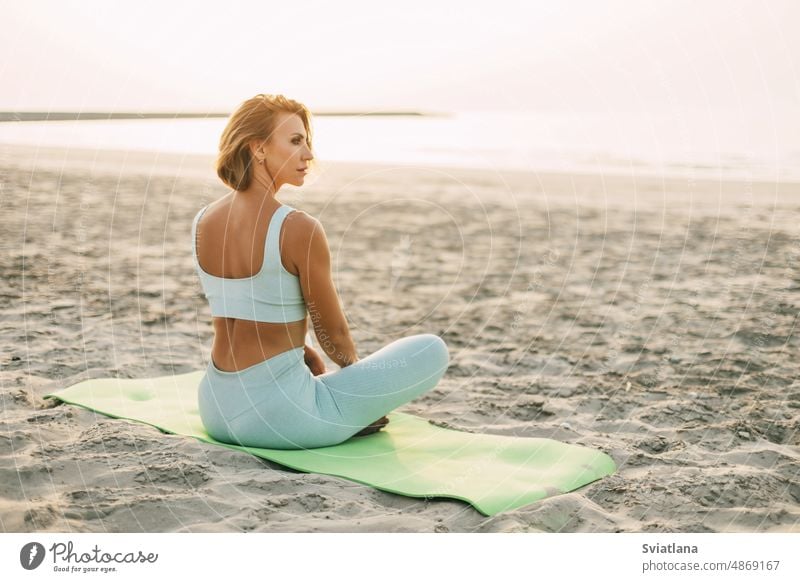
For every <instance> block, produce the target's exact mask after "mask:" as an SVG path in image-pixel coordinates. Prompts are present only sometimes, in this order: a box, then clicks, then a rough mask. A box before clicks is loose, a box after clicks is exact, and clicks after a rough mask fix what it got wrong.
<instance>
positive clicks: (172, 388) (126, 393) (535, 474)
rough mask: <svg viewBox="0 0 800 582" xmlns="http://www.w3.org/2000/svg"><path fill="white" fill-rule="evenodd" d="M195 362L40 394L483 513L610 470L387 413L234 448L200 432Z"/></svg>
mask: <svg viewBox="0 0 800 582" xmlns="http://www.w3.org/2000/svg"><path fill="white" fill-rule="evenodd" d="M203 373H204V372H202V371H200V372H190V373H187V374H177V375H173V376H161V377H158V378H140V379H127V378H95V379H92V380H85V381H83V382H79V383H77V384H74V385H72V386H70V387H68V388H65V389H63V390H59V391H57V392H52V393H50V394H46V395H45V396H44V398H57V399H59V400H62V401H64V402H67V403H70V404H77V405H79V406H82V407H84V408H88V409H90V410H94V411H97V412H100V413H102V414H105V415H107V416H112V417H115V418H127V419H130V420H135V421H139V422H143V423H146V424H150V425H153V426H155V427H156V428H158V429H160V430H161V431H162V432H167V433H173V434H180V435H184V436H188V437H194V438H196V439H199V440H201V441H205V442H207V443H213V444H215V445H220V446H223V447H228V448H230V449H237V450H241V451H245V452H247V453H251V454H253V455H256V456H259V457H262V458H264V459H269V460H270V461H274V462H276V463H279V464H281V465H284V466H286V467H291V468H292V469H296V470H299V471H303V472H306V473H324V474H327V475H335V476H338V477H344V478H345V479H349V480H351V481H356V482H358V483H363V484H365V485H370V486H372V487H375V488H377V489H381V490H383V491H389V492H392V493H398V494H401V495H408V496H411V497H424V498H430V497H451V498H455V499H461V500H463V501H466V502H468V503H471V504H472V505H473V506H474V507H475V509H477V510H478V511H480V512H481V513H482V514H484V515H488V516H491V515H495V514H497V513H499V512H501V511H508V510H511V509H516V508H518V507H522V506H524V505H528V504H529V503H532V502H534V501H538V500H540V499H544V498H546V497H551V496H553V495H559V494H561V493H567V492H569V491H574V490H575V489H578V488H579V487H582V486H584V485H586V484H588V483H591V482H592V481H596V480H597V479H600V478H602V477H604V476H606V475H611V474H612V473H614V472H615V471H616V466H615V464H614V461H613V460H612V459H611V457H609V456H608V455H607V454H605V453H603V452H601V451H597V450H594V449H591V448H588V447H584V446H579V445H570V444H567V443H562V442H558V441H555V440H552V439H545V438H524V437H513V436H500V435H490V434H475V433H469V432H463V431H458V430H451V429H446V428H440V427H438V426H435V425H433V424H431V423H429V422H428V421H427V420H425V419H422V418H419V417H417V416H414V415H412V414H406V413H402V412H397V411H395V412H391V413H389V414H388V415H387V416H388V417H389V424H388V425H387V426H386V427H384V428H383V429H382V430H381V431H379V432H377V433H373V434H371V435H367V436H362V437H352V438H350V439H349V440H347V441H346V442H344V443H341V444H338V445H335V446H331V447H322V448H317V449H306V450H279V449H261V448H255V447H240V446H237V445H231V444H227V443H222V442H220V441H217V440H215V439H213V438H211V437H210V436H208V434H207V433H206V431H205V429H204V428H203V424H202V422H201V421H200V415H199V412H198V410H197V387H198V385H199V383H200V379H201V378H202V377H203Z"/></svg>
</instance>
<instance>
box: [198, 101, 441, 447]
mask: <svg viewBox="0 0 800 582" xmlns="http://www.w3.org/2000/svg"><path fill="white" fill-rule="evenodd" d="M311 138H312V136H311V114H310V112H309V111H308V109H307V108H306V107H305V106H304V105H302V104H301V103H298V102H297V101H294V100H292V99H288V98H286V97H284V96H283V95H265V94H259V95H256V96H255V97H253V98H252V99H248V100H247V101H244V102H243V103H242V104H241V105H240V106H239V107H238V108H237V109H236V111H235V112H234V113H233V114H232V115H231V116H230V118H229V120H228V123H227V126H226V127H225V130H224V131H223V133H222V136H221V138H220V144H219V155H218V158H217V174H218V175H219V177H220V179H221V180H222V181H223V182H224V183H225V184H226V185H227V186H228V187H230V188H231V189H232V190H233V191H232V192H231V193H229V194H227V195H226V196H224V197H223V198H221V199H219V200H217V201H215V202H213V203H212V204H209V205H208V206H206V207H204V208H202V209H201V210H200V211H199V212H198V213H197V214H196V215H195V217H194V220H193V222H192V252H193V257H194V262H195V267H196V269H197V273H198V275H199V277H200V282H201V285H202V288H203V292H204V294H205V296H206V298H207V299H208V302H209V306H210V308H211V315H212V322H213V326H214V332H215V333H214V343H213V346H212V348H211V358H210V361H209V363H208V367H207V368H206V373H205V375H204V377H203V379H202V381H201V383H200V386H199V389H198V405H199V410H200V417H201V419H202V421H203V424H204V426H205V428H206V431H207V432H208V434H209V436H211V437H212V438H214V439H216V440H218V441H221V442H227V443H231V444H237V445H242V446H253V447H262V448H275V449H299V448H315V447H324V446H330V445H335V444H338V443H341V442H343V441H345V440H347V439H349V438H350V437H353V436H364V435H367V434H370V433H373V432H376V431H378V430H380V428H382V427H383V426H385V425H386V423H388V419H387V418H386V417H385V416H384V415H385V414H387V413H388V412H390V411H391V410H393V409H395V408H397V407H398V406H400V405H402V404H405V403H406V402H409V401H410V400H412V399H414V398H416V397H417V396H419V395H421V394H423V393H425V392H426V391H428V390H430V389H432V388H433V387H434V386H436V384H437V383H438V382H439V380H440V379H441V378H442V376H443V375H444V373H445V371H446V370H447V367H448V365H449V361H450V358H449V353H448V349H447V346H446V344H445V342H444V341H443V340H442V339H441V338H440V337H438V336H436V335H433V334H418V335H413V336H408V337H405V338H401V339H399V340H396V341H394V342H391V343H389V344H387V345H385V346H384V347H382V348H381V349H379V350H377V351H376V352H374V353H372V354H370V355H369V356H367V357H365V358H363V359H359V357H358V355H357V350H356V346H355V343H354V341H353V339H352V337H351V335H350V330H349V328H348V325H347V319H346V317H345V314H344V313H343V311H342V307H341V301H340V300H339V297H338V294H337V292H336V286H335V285H334V282H333V279H332V274H331V255H330V249H329V246H328V240H327V238H326V236H325V230H324V229H323V227H322V224H320V222H319V221H318V220H316V219H315V218H314V217H312V216H310V215H308V214H306V213H305V212H303V211H300V210H296V209H294V208H292V207H290V206H288V205H286V204H282V203H281V202H280V201H279V200H278V194H279V190H280V188H281V186H283V185H284V184H293V185H295V186H302V185H303V181H304V178H305V174H306V172H307V171H308V169H309V168H310V166H311V164H312V163H313V160H314V155H313V152H312V139H311ZM309 319H310V320H311V324H312V327H313V329H314V333H315V334H316V337H317V341H318V343H319V345H320V348H321V349H322V350H323V351H324V352H325V353H326V354H327V355H328V357H329V358H330V359H331V360H333V361H334V362H335V363H336V364H337V365H338V366H339V369H337V370H335V371H330V372H328V371H327V370H326V369H325V364H324V361H323V359H322V357H321V356H320V354H319V353H318V352H316V350H314V348H313V347H311V346H310V345H309V343H307V342H306V339H307V337H309V336H310V334H309V330H308V327H309V325H308V323H309ZM376 418H377V419H378V420H375V419H376ZM365 427H366V428H365Z"/></svg>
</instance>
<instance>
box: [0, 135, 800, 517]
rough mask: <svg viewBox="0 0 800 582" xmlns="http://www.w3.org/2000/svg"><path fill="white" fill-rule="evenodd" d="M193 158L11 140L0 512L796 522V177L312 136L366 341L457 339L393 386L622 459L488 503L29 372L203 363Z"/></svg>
mask: <svg viewBox="0 0 800 582" xmlns="http://www.w3.org/2000/svg"><path fill="white" fill-rule="evenodd" d="M211 163H212V162H211V159H210V158H203V157H199V156H194V157H187V156H176V155H166V154H158V155H154V154H145V153H141V154H134V153H123V154H118V153H114V152H88V151H80V150H68V151H67V150H63V151H61V150H44V149H30V148H27V149H26V148H20V147H9V146H3V147H2V150H1V151H0V171H1V172H2V212H3V229H2V235H0V236H1V237H2V238H1V239H0V240H1V241H2V246H3V252H2V253H0V285H2V288H0V296H1V297H2V346H3V349H2V356H1V357H2V360H1V361H0V364H1V367H0V397H2V405H1V406H0V410H1V411H2V416H0V527H2V530H3V531H6V532H32V531H47V532H176V531H191V532H228V531H263V532H309V531H326V532H345V531H347V532H352V531H360V532H447V531H451V532H620V531H623V532H798V531H800V447H798V445H800V433H798V426H799V425H800V380H798V378H800V359H797V357H796V354H797V350H798V347H800V346H798V340H797V333H796V332H795V324H796V322H797V316H798V306H799V305H800V273H798V271H797V267H796V266H797V264H798V258H800V240H799V239H798V237H797V217H798V210H800V184H787V183H782V184H778V183H769V182H759V183H754V182H747V181H739V182H721V181H713V180H706V181H701V180H694V179H689V178H671V179H664V178H659V177H644V176H639V177H630V176H629V177H624V176H609V175H594V176H592V175H557V174H543V173H533V172H531V173H523V172H497V171H490V170H463V169H443V168H421V167H412V166H400V165H384V166H378V165H356V164H344V163H336V164H334V163H321V166H320V168H319V169H318V170H317V171H316V173H315V174H314V175H313V176H311V177H309V178H308V183H307V186H304V187H303V188H300V189H298V188H294V187H291V186H286V187H284V189H283V190H282V191H281V193H280V194H279V196H278V197H279V199H280V200H281V201H282V202H284V203H286V204H289V205H291V206H294V207H296V208H299V209H302V210H304V211H306V212H308V213H309V214H311V215H313V216H315V217H317V218H318V219H319V220H320V221H321V222H322V223H323V225H324V226H325V229H326V232H327V234H328V237H329V240H330V243H331V250H332V254H333V270H334V279H335V282H336V284H337V287H338V289H339V292H340V294H341V296H342V300H343V302H344V308H345V312H346V313H347V315H348V318H349V321H350V326H351V330H352V333H353V336H354V339H355V340H356V344H357V346H358V351H359V354H360V355H361V356H362V357H363V356H364V355H366V354H368V353H370V352H372V351H374V350H376V349H378V348H380V347H381V346H382V345H384V344H386V343H388V342H390V341H392V340H394V339H397V338H400V337H403V336H404V335H409V334H415V333H435V334H440V335H441V336H442V337H443V339H444V340H445V341H446V342H447V344H448V346H449V347H450V354H451V366H450V368H449V369H448V371H447V374H446V375H445V377H444V378H443V380H442V381H441V383H440V384H439V386H437V388H436V389H434V390H432V391H431V392H429V393H428V394H426V395H425V396H423V397H421V398H419V399H416V400H414V401H412V402H410V403H409V404H407V405H405V406H403V407H401V409H400V410H402V411H405V412H410V413H413V414H417V415H419V416H421V417H424V418H427V419H431V420H434V421H436V423H438V424H440V425H442V426H450V427H453V428H458V429H462V430H468V431H477V432H486V433H493V434H503V435H517V436H530V437H547V438H553V439H557V440H560V441H564V442H568V443H575V444H580V445H585V446H589V447H594V448H597V449H600V450H603V451H605V452H607V453H608V454H610V455H611V456H612V457H613V459H614V460H615V461H616V463H617V465H618V468H619V469H618V472H617V473H616V474H614V475H613V476H610V477H607V478H604V479H601V480H599V481H596V482H594V483H592V484H589V485H587V486H585V487H583V488H581V489H579V490H577V491H574V492H572V493H568V494H564V495H558V496H555V497H551V498H548V499H546V500H543V501H541V502H538V503H534V504H531V505H529V506H526V507H523V508H520V509H517V510H514V511H509V512H505V513H501V514H499V515H496V516H494V517H485V516H482V515H481V514H480V513H478V512H477V511H476V510H475V509H474V508H472V507H471V506H470V505H468V504H467V503H465V502H462V501H458V500H453V499H445V498H438V499H433V500H427V501H426V500H424V499H415V498H410V497H404V496H400V495H395V494H391V493H387V492H383V491H379V490H376V489H373V488H371V487H368V486H364V485H360V484H358V483H355V482H351V481H347V480H345V479H341V478H337V477H330V476H327V475H319V474H306V473H302V472H297V471H294V470H291V469H287V468H284V467H282V466H280V465H278V464H275V463H272V462H268V461H265V460H262V459H260V458H257V457H254V456H252V455H249V454H247V453H244V452H238V451H232V450H229V449H225V448H223V447H218V446H214V445H211V444H207V443H203V442H200V441H197V440H195V439H192V438H187V437H182V436H177V435H168V434H162V433H161V432H160V431H158V430H157V429H155V428H153V427H150V426H147V425H144V424H140V423H136V422H132V421H128V420H119V419H113V418H110V417H106V416H103V415H101V414H96V413H94V412H91V411H88V410H86V409H83V408H80V407H77V406H72V405H67V404H61V403H57V402H55V401H50V400H43V399H42V395H43V394H46V393H47V392H50V391H54V390H57V389H59V388H61V387H65V386H67V385H70V384H74V383H75V382H78V381H81V380H84V379H87V378H91V377H100V376H119V377H125V378H134V377H146V376H161V375H166V374H171V373H185V372H190V371H194V370H200V369H203V368H205V366H206V363H207V362H208V357H209V356H208V354H209V349H210V346H211V339H212V327H211V323H210V312H209V309H208V305H207V303H206V301H205V298H204V297H203V295H202V292H201V288H200V283H199V280H198V279H197V277H196V273H195V271H194V266H193V263H192V258H191V241H190V227H191V220H192V217H193V216H194V214H195V213H196V212H197V210H199V209H200V208H201V207H202V206H203V205H204V204H206V203H208V202H210V201H212V200H214V199H216V198H218V197H220V196H223V195H225V194H226V193H227V189H226V188H225V187H224V185H223V184H222V183H221V182H220V181H219V180H218V179H217V178H216V176H215V175H214V173H213V170H212V165H211ZM331 366H333V364H330V363H329V368H330V367H331Z"/></svg>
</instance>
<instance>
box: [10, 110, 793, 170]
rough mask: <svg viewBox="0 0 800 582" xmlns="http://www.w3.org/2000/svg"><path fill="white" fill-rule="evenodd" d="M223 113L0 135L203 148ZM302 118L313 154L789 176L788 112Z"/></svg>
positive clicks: (36, 127)
mask: <svg viewBox="0 0 800 582" xmlns="http://www.w3.org/2000/svg"><path fill="white" fill-rule="evenodd" d="M226 122H227V120H226V119H224V118H216V119H175V120H162V119H158V120H114V121H45V122H5V123H0V143H5V144H24V145H29V146H39V147H43V146H46V147H66V148H70V147H74V148H99V149H110V150H123V151H132V150H143V151H159V152H172V153H187V154H208V155H213V154H215V153H216V151H217V146H218V140H219V136H220V134H221V133H222V129H223V128H224V126H225V124H226ZM312 129H313V138H314V144H313V145H314V150H315V154H316V156H317V158H318V159H320V160H321V161H323V160H330V161H337V160H344V161H367V162H381V163H389V164H392V163H397V164H413V165H421V166H455V167H471V168H490V169H491V168H495V169H524V170H533V171H567V172H578V173H611V174H629V175H630V174H636V175H667V176H687V177H697V178H707V177H711V178H721V179H724V178H740V179H749V178H752V179H759V180H761V179H766V180H783V181H797V180H800V114H798V112H797V111H792V112H783V113H780V114H778V113H776V112H764V113H763V114H756V113H754V112H744V111H735V110H710V111H700V112H689V111H672V112H661V113H613V112H608V113H578V112H574V113H572V112H533V111H523V112H516V111H515V112H501V111H461V112H454V113H452V114H448V115H445V116H420V117H374V116H361V117H358V116H351V117H323V116H319V117H315V118H314V121H313V128H312Z"/></svg>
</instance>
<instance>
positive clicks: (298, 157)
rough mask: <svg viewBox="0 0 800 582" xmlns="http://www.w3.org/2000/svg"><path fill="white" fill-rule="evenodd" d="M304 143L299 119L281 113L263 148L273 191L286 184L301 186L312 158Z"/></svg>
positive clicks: (304, 137)
mask: <svg viewBox="0 0 800 582" xmlns="http://www.w3.org/2000/svg"><path fill="white" fill-rule="evenodd" d="M307 140H308V136H307V135H306V128H305V126H304V125H303V120H302V119H301V118H300V116H299V115H296V114H294V113H284V112H281V113H279V114H278V120H277V123H276V127H275V131H274V132H273V133H272V139H270V140H269V141H268V142H267V143H266V144H265V146H264V154H265V155H266V158H267V169H268V170H269V173H270V175H271V176H272V178H273V179H274V180H275V186H276V188H280V187H281V186H282V185H283V184H287V183H288V184H293V185H294V186H302V185H303V182H304V181H305V176H306V173H307V171H308V162H309V160H311V159H313V158H314V154H312V153H311V149H310V148H309V147H308V141H307Z"/></svg>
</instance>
